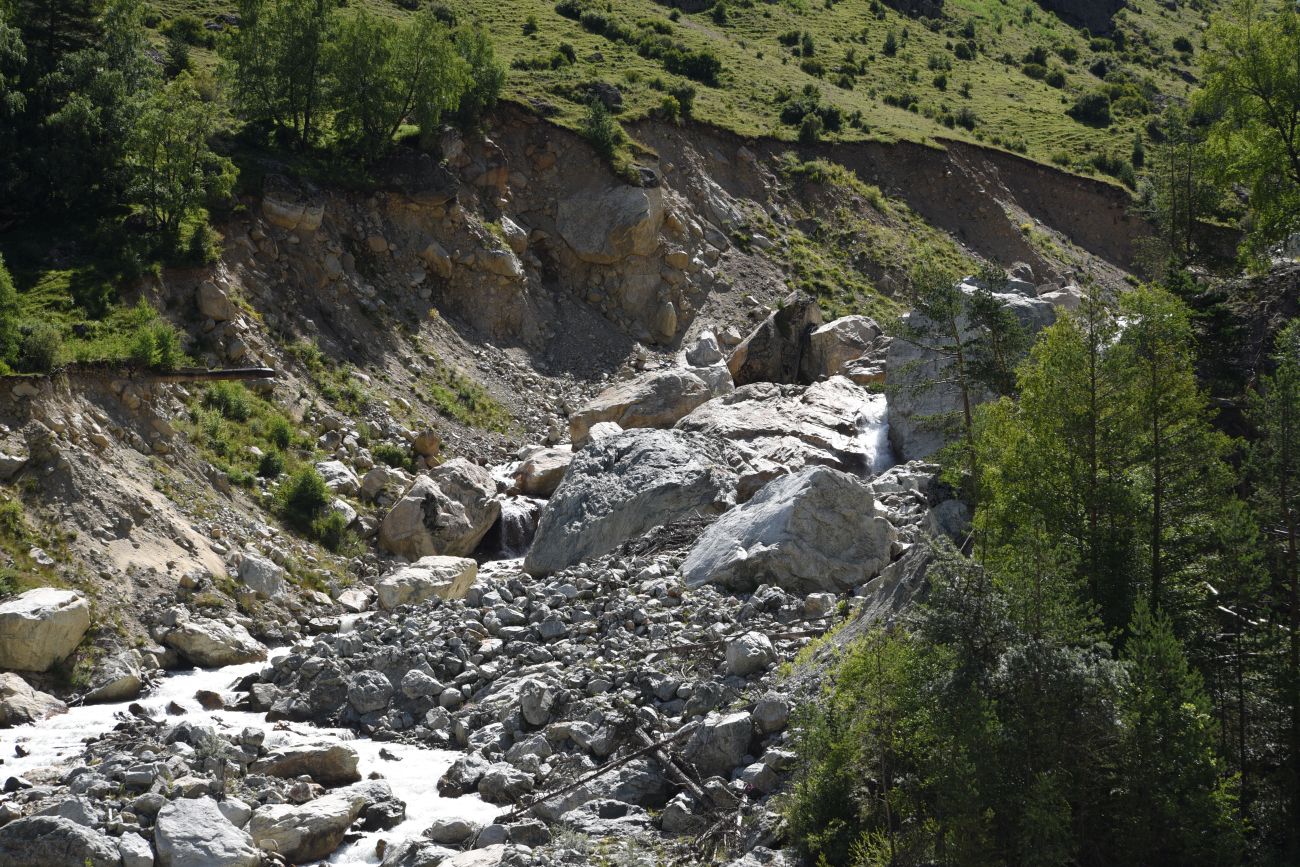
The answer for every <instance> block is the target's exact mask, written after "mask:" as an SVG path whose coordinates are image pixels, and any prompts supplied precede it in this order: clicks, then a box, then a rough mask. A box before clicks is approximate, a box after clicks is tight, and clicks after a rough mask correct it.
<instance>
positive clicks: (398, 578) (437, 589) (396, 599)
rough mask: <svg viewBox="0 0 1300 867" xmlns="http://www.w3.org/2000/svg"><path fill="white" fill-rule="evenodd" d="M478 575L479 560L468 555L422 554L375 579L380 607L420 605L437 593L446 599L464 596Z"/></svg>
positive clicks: (388, 608) (440, 597)
mask: <svg viewBox="0 0 1300 867" xmlns="http://www.w3.org/2000/svg"><path fill="white" fill-rule="evenodd" d="M477 576H478V563H476V562H474V561H473V560H471V559H470V558H468V557H436V556H435V557H421V558H420V559H419V560H416V561H415V562H414V563H412V564H411V565H409V566H401V567H399V568H397V569H394V570H393V571H391V572H389V573H387V574H386V575H384V576H383V577H382V578H380V579H379V581H378V582H376V583H375V592H376V593H377V594H378V595H379V607H380V608H383V609H385V610H389V611H391V610H392V609H394V608H396V607H398V606H399V605H418V604H419V603H421V602H425V601H428V600H429V599H432V598H433V597H434V596H437V597H438V598H439V599H442V600H443V601H447V600H449V599H464V598H465V594H466V593H468V592H469V588H470V587H471V586H472V585H473V584H474V578H475V577H477Z"/></svg>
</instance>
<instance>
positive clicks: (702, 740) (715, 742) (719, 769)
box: [682, 711, 754, 777]
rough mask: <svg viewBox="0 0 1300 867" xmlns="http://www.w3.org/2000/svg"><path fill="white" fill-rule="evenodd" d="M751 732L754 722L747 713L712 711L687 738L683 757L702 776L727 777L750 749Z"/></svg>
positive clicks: (752, 731)
mask: <svg viewBox="0 0 1300 867" xmlns="http://www.w3.org/2000/svg"><path fill="white" fill-rule="evenodd" d="M753 734H754V722H753V719H752V718H751V717H750V715H749V714H748V713H745V712H744V711H738V712H736V713H729V714H725V715H722V714H716V713H711V714H709V715H708V716H707V717H705V718H704V720H703V721H702V722H701V723H700V725H699V727H698V728H697V729H696V730H695V731H694V732H692V733H691V736H690V737H689V738H688V739H687V741H686V747H685V748H684V749H683V750H682V757H683V758H684V759H686V760H687V761H688V762H690V763H691V764H693V765H694V766H695V769H696V770H697V771H699V772H700V776H701V777H712V776H720V777H729V776H731V771H732V769H733V768H735V767H736V766H737V765H739V764H740V763H741V762H742V761H743V760H744V758H745V754H746V753H748V752H749V742H750V740H752V739H753Z"/></svg>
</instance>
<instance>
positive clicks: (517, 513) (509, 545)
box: [477, 497, 546, 560]
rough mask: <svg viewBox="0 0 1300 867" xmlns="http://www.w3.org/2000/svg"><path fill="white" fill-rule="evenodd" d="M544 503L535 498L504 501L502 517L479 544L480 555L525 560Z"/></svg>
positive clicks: (495, 558) (507, 499) (487, 557)
mask: <svg viewBox="0 0 1300 867" xmlns="http://www.w3.org/2000/svg"><path fill="white" fill-rule="evenodd" d="M544 505H546V501H545V500H535V499H533V498H532V497H507V498H505V499H503V500H502V501H501V517H500V518H498V519H497V522H496V523H495V524H493V525H492V529H490V530H488V532H487V535H486V536H484V537H483V541H482V542H481V543H480V544H479V547H478V551H477V553H478V555H479V556H481V557H484V558H486V559H489V560H509V559H512V558H515V557H522V556H524V555H525V554H527V553H528V549H529V548H530V547H532V544H533V535H534V534H536V532H537V519H538V517H539V516H540V515H541V513H542V506H544Z"/></svg>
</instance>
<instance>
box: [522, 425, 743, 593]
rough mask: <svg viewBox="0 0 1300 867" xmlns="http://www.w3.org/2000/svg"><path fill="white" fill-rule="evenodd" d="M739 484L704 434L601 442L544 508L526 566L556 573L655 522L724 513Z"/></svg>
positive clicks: (636, 435)
mask: <svg viewBox="0 0 1300 867" xmlns="http://www.w3.org/2000/svg"><path fill="white" fill-rule="evenodd" d="M735 488H736V476H735V474H734V473H732V472H731V470H730V469H728V467H727V462H726V459H725V457H724V456H723V454H722V452H721V450H720V449H719V447H718V446H717V445H715V444H714V443H713V442H712V441H710V440H708V439H706V438H705V437H702V436H699V435H697V434H689V433H683V432H681V431H660V430H635V431H627V432H625V433H622V434H619V435H618V436H615V437H611V438H609V439H606V440H602V441H600V442H597V443H593V444H592V445H590V446H589V447H587V448H586V449H584V450H583V451H582V452H581V453H579V454H578V455H576V456H575V457H574V459H573V463H572V464H571V465H570V466H569V471H568V473H567V474H566V475H565V477H564V481H563V482H561V483H560V487H559V489H558V490H556V492H555V495H554V496H553V497H551V499H550V501H549V502H548V503H547V504H546V508H545V509H543V510H542V517H541V520H540V521H539V522H538V526H537V536H536V538H535V540H534V542H533V547H532V549H531V550H530V551H529V552H528V556H527V558H525V560H524V568H525V569H526V570H527V571H529V572H531V573H534V574H544V573H549V572H555V571H558V570H560V569H563V568H565V567H567V566H571V565H573V564H574V563H578V562H581V561H582V560H584V559H586V558H588V557H595V556H597V555H600V554H604V553H606V552H608V551H611V550H613V549H614V548H615V547H617V546H618V545H620V544H622V543H623V542H625V541H627V540H628V539H632V538H635V537H636V536H639V535H641V534H642V533H644V532H645V531H647V530H649V529H651V528H653V527H657V526H660V525H662V524H666V523H668V522H670V521H675V520H678V519H681V518H685V517H688V516H691V515H694V514H700V513H716V512H718V511H720V510H722V509H725V508H726V507H727V506H729V505H730V504H731V503H732V502H734V497H735Z"/></svg>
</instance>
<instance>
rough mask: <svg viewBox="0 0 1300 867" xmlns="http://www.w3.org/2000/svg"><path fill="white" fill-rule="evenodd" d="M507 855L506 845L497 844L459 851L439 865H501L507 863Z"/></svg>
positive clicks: (471, 866) (467, 866)
mask: <svg viewBox="0 0 1300 867" xmlns="http://www.w3.org/2000/svg"><path fill="white" fill-rule="evenodd" d="M505 857H506V847H505V845H504V844H497V845H494V846H485V847H483V848H482V849H473V850H471V851H469V852H458V853H456V854H455V855H452V856H451V857H450V858H448V859H447V860H446V861H443V862H442V863H441V864H439V865H438V867H501V865H502V864H504V863H505Z"/></svg>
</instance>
